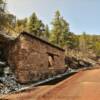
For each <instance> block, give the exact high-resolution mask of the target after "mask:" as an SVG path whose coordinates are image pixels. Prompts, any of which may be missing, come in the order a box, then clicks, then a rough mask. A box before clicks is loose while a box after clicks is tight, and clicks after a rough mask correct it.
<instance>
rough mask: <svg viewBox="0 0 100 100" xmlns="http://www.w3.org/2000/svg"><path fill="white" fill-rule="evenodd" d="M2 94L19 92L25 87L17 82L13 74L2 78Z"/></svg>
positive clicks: (0, 79)
mask: <svg viewBox="0 0 100 100" xmlns="http://www.w3.org/2000/svg"><path fill="white" fill-rule="evenodd" d="M0 84H1V85H0V94H1V95H2V94H7V93H10V92H14V91H19V90H20V89H21V88H23V87H24V86H23V85H21V84H19V83H17V82H16V78H15V76H14V75H13V74H9V75H6V74H5V75H4V76H2V77H0Z"/></svg>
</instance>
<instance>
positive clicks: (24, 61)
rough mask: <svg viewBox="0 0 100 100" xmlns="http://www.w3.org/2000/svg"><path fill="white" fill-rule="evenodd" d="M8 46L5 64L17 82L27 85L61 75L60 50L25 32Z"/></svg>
mask: <svg viewBox="0 0 100 100" xmlns="http://www.w3.org/2000/svg"><path fill="white" fill-rule="evenodd" d="M8 44H9V45H8ZM8 44H7V49H6V50H7V51H6V53H7V54H6V55H7V62H8V64H9V65H10V68H11V70H12V71H13V72H14V73H15V75H16V79H17V81H18V82H20V83H29V82H33V81H38V80H40V79H45V78H47V77H50V75H51V76H52V75H57V74H59V73H63V71H64V50H63V49H62V48H60V47H58V46H55V45H53V44H51V43H49V42H47V41H44V40H42V39H40V38H38V37H36V36H34V35H32V34H30V33H27V32H22V33H21V34H20V35H19V36H18V37H17V38H16V39H14V40H11V42H9V43H8Z"/></svg>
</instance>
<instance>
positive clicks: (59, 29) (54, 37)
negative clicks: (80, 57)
mask: <svg viewBox="0 0 100 100" xmlns="http://www.w3.org/2000/svg"><path fill="white" fill-rule="evenodd" d="M52 25H53V28H52V30H51V38H50V41H51V42H53V43H55V44H58V45H62V44H64V43H65V38H64V37H65V35H67V34H68V32H69V24H68V23H67V22H66V20H64V19H63V17H61V15H60V12H59V11H56V13H55V18H54V19H53V21H52Z"/></svg>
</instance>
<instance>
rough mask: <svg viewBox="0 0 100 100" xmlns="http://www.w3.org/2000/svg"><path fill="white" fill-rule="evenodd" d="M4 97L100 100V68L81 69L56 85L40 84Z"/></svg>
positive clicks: (32, 99) (41, 99) (47, 99)
mask: <svg viewBox="0 0 100 100" xmlns="http://www.w3.org/2000/svg"><path fill="white" fill-rule="evenodd" d="M2 99H7V100H100V69H94V70H87V71H81V72H79V73H77V74H75V75H73V76H71V77H70V78H68V79H65V80H64V81H62V82H59V83H57V84H55V85H45V86H39V87H37V88H34V89H32V90H30V91H26V92H23V93H20V94H11V95H7V96H3V97H2ZM0 100H1V99H0Z"/></svg>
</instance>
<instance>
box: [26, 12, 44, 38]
mask: <svg viewBox="0 0 100 100" xmlns="http://www.w3.org/2000/svg"><path fill="white" fill-rule="evenodd" d="M28 30H29V32H30V33H32V34H34V35H36V36H39V37H41V36H42V35H43V31H44V24H43V23H42V21H41V20H39V19H38V18H37V16H36V14H35V13H33V14H32V15H31V16H30V18H29V23H28Z"/></svg>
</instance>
